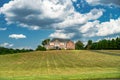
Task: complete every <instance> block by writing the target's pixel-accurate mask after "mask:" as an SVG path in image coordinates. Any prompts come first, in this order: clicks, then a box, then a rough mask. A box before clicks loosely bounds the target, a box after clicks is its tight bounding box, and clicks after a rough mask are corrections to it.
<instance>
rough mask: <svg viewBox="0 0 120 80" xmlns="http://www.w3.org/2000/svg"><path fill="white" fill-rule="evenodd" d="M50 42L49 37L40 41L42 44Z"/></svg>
mask: <svg viewBox="0 0 120 80" xmlns="http://www.w3.org/2000/svg"><path fill="white" fill-rule="evenodd" d="M49 42H50V39H45V40H43V41H42V45H43V46H44V45H47V44H48V43H49Z"/></svg>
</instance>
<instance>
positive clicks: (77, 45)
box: [75, 41, 84, 50]
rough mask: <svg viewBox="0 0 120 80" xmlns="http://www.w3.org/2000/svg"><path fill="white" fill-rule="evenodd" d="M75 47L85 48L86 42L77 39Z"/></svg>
mask: <svg viewBox="0 0 120 80" xmlns="http://www.w3.org/2000/svg"><path fill="white" fill-rule="evenodd" d="M75 49H76V50H80V49H84V44H83V43H82V42H81V41H77V42H76V43H75Z"/></svg>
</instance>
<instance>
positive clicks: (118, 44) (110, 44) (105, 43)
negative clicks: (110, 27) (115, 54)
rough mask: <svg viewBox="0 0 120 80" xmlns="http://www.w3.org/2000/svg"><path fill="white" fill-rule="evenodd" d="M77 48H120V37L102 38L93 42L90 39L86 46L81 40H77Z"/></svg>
mask: <svg viewBox="0 0 120 80" xmlns="http://www.w3.org/2000/svg"><path fill="white" fill-rule="evenodd" d="M75 49H77V50H79V49H91V50H101V49H103V50H120V38H116V39H112V40H106V39H104V40H100V41H98V42H93V41H92V40H89V41H88V43H87V45H86V46H84V44H83V43H82V42H81V41H77V42H76V43H75Z"/></svg>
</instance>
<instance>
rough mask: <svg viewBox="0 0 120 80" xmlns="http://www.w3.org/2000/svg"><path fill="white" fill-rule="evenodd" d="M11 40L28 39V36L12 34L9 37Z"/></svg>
mask: <svg viewBox="0 0 120 80" xmlns="http://www.w3.org/2000/svg"><path fill="white" fill-rule="evenodd" d="M9 38H13V39H22V38H26V36H25V35H23V34H11V35H9Z"/></svg>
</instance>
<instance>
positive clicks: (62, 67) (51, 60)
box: [0, 50, 120, 80]
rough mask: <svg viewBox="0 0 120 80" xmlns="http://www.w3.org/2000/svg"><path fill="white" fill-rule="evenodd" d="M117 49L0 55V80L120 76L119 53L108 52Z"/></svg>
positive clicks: (62, 79) (50, 79) (47, 79)
mask: <svg viewBox="0 0 120 80" xmlns="http://www.w3.org/2000/svg"><path fill="white" fill-rule="evenodd" d="M102 52H104V53H105V52H106V53H107V54H102ZM119 52H120V51H119V50H118V51H109V50H108V51H101V53H100V51H98V52H96V51H87V50H86V51H84V50H82V51H46V52H39V51H38V52H31V53H22V54H21V53H20V54H8V55H0V80H44V79H46V80H56V79H61V80H67V79H103V78H120V67H119V66H120V56H119V55H109V54H108V53H112V54H119Z"/></svg>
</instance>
